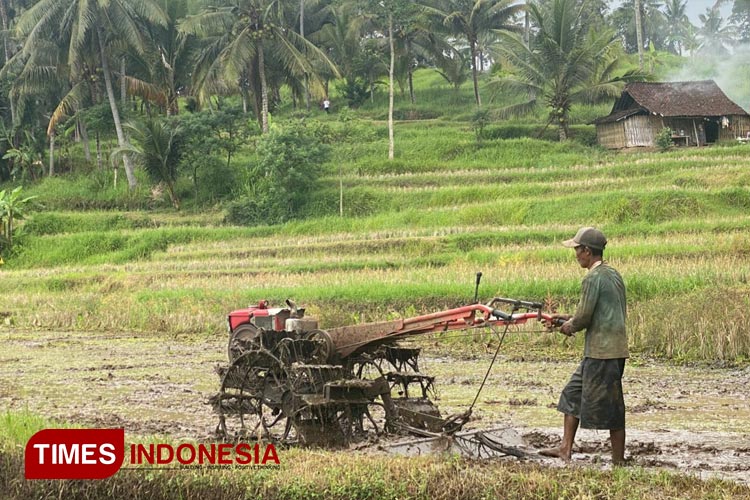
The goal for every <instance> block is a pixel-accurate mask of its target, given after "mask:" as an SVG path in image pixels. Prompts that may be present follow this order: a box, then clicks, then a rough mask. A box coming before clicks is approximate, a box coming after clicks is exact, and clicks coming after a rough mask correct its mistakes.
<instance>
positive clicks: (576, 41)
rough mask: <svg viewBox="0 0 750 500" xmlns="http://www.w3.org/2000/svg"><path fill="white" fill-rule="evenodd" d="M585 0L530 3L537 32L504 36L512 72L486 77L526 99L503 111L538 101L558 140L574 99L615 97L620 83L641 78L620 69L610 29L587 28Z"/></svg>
mask: <svg viewBox="0 0 750 500" xmlns="http://www.w3.org/2000/svg"><path fill="white" fill-rule="evenodd" d="M586 4H587V2H586V0H584V1H583V2H579V1H578V0H550V1H545V2H534V3H532V5H531V6H530V7H531V19H532V22H533V23H534V24H535V25H536V29H537V32H536V34H535V36H533V37H532V38H531V41H530V45H529V46H526V44H525V43H524V40H523V38H521V37H519V36H518V35H514V34H505V35H503V36H504V38H505V40H506V44H505V45H503V46H502V49H501V50H502V52H503V54H504V56H505V57H507V59H508V61H509V62H510V64H511V65H512V71H513V76H510V77H506V78H498V79H495V80H492V81H491V82H490V88H492V89H494V90H509V91H513V92H518V93H522V94H523V95H525V96H526V100H525V101H524V102H522V103H519V104H516V105H513V106H509V107H507V108H505V109H504V110H503V113H504V115H506V116H513V115H515V116H518V115H523V114H527V113H529V112H531V111H533V110H534V109H537V108H538V107H540V106H544V107H546V108H547V109H548V110H549V119H548V121H547V125H550V124H552V123H554V124H556V125H557V126H558V127H559V136H560V140H565V139H567V137H568V124H569V120H570V118H569V115H570V108H571V106H572V105H573V104H574V103H597V102H602V101H603V100H606V99H610V98H612V97H615V96H618V95H619V94H620V92H621V90H622V86H623V83H624V82H626V81H629V80H634V79H637V78H642V75H640V74H638V73H635V72H627V73H620V70H619V68H620V63H621V60H622V58H621V51H620V49H619V47H618V40H617V37H616V35H615V33H614V32H613V31H611V30H604V31H594V30H590V29H589V26H588V24H587V23H586V22H584V21H583V19H584V16H583V14H584V12H585V9H586Z"/></svg>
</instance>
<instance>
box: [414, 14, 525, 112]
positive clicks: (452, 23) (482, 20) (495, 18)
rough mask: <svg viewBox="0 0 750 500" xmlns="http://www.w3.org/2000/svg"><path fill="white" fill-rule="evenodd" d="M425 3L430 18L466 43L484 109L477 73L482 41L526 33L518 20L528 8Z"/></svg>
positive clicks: (477, 100) (479, 103)
mask: <svg viewBox="0 0 750 500" xmlns="http://www.w3.org/2000/svg"><path fill="white" fill-rule="evenodd" d="M424 1H425V3H423V5H424V7H425V11H426V12H427V14H428V15H430V16H432V17H433V18H435V19H436V20H437V21H439V23H441V24H442V25H443V26H444V27H446V28H447V29H448V30H449V32H450V34H452V35H453V36H458V37H462V38H464V39H465V40H466V43H467V44H468V46H469V52H470V54H471V77H472V80H473V82H474V99H475V101H476V103H477V106H481V105H482V99H481V96H480V95H479V77H478V70H477V64H478V58H479V50H478V46H479V42H480V39H481V38H482V37H483V36H484V35H487V34H490V33H495V34H496V33H499V32H514V33H519V32H522V31H523V26H521V25H518V24H516V16H517V15H518V14H520V13H521V12H523V10H524V9H525V8H526V6H525V4H523V3H516V2H517V0H441V1H439V2H437V5H436V6H435V5H429V4H428V3H427V0H424ZM430 3H432V2H430Z"/></svg>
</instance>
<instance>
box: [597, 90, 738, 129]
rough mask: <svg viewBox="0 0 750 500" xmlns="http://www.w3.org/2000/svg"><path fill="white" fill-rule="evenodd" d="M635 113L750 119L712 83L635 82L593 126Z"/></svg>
mask: <svg viewBox="0 0 750 500" xmlns="http://www.w3.org/2000/svg"><path fill="white" fill-rule="evenodd" d="M635 114H654V115H659V116H668V117H677V116H693V117H698V116H729V115H742V116H750V115H748V113H747V112H746V111H745V110H744V109H742V108H741V107H740V106H738V105H737V104H735V103H734V102H732V100H731V99H729V98H728V97H727V96H726V94H724V92H722V90H721V89H720V88H719V86H718V85H716V82H714V81H713V80H702V81H697V82H665V83H650V82H637V83H629V84H627V85H626V86H625V90H623V92H622V95H621V96H620V98H619V99H617V102H615V105H614V106H613V107H612V112H611V113H610V114H609V115H608V116H605V117H603V118H599V119H597V120H596V121H595V122H594V123H607V122H615V121H619V120H622V119H624V118H627V117H628V116H632V115H635Z"/></svg>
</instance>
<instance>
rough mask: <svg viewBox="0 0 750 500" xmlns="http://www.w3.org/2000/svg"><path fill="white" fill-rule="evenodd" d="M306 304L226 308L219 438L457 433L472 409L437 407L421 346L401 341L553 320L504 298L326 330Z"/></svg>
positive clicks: (339, 439)
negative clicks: (448, 412)
mask: <svg viewBox="0 0 750 500" xmlns="http://www.w3.org/2000/svg"><path fill="white" fill-rule="evenodd" d="M497 304H505V305H507V306H509V307H510V308H511V311H510V312H504V311H502V310H500V309H496V308H495V306H496V305H497ZM518 311H525V312H518ZM304 312H305V311H304V309H302V308H298V307H296V306H295V304H294V303H292V302H291V301H287V307H283V308H270V307H269V305H268V303H267V302H266V301H261V302H260V303H259V304H258V305H257V306H254V307H249V308H246V309H240V310H237V311H234V312H232V313H230V315H229V318H228V328H229V345H228V349H227V351H228V358H229V364H228V365H226V366H223V367H220V368H218V370H217V371H218V374H219V377H220V379H221V387H220V390H219V392H218V393H217V394H216V395H215V396H214V397H212V398H211V404H212V405H213V408H214V410H215V411H216V413H217V414H218V415H219V424H218V426H217V432H218V433H219V434H220V435H222V436H223V437H225V438H230V439H236V438H255V439H272V440H280V441H287V442H298V443H301V444H306V445H324V446H336V445H343V444H348V443H351V442H353V441H357V440H362V439H369V438H372V437H373V436H377V435H380V434H382V433H398V432H406V433H412V434H416V435H421V436H437V435H451V434H454V433H456V432H457V431H459V430H461V428H462V427H463V425H464V424H465V423H466V421H467V420H468V416H469V412H465V413H463V414H460V415H454V416H449V417H444V416H443V415H441V412H440V410H439V409H438V407H437V405H436V404H435V403H434V399H435V391H434V388H435V379H434V377H432V376H430V375H429V374H426V373H423V372H422V371H420V367H419V357H420V354H421V350H420V348H416V347H409V346H403V345H400V344H399V342H398V341H399V340H402V339H405V338H408V337H411V336H416V335H424V334H430V333H437V332H445V331H451V330H468V329H472V328H485V327H487V328H491V327H505V328H506V329H507V327H508V326H510V325H517V324H522V323H526V322H527V321H529V320H539V321H544V320H550V319H551V318H550V316H548V315H547V314H544V313H542V304H541V303H538V302H525V301H520V300H513V299H502V298H496V299H493V300H492V301H490V302H489V303H488V304H486V305H485V304H478V303H477V304H471V305H467V306H463V307H459V308H455V309H449V310H445V311H440V312H437V313H432V314H427V315H423V316H417V317H413V318H407V319H399V320H395V321H384V322H378V323H369V324H362V325H354V326H345V327H340V328H332V329H328V330H322V329H319V328H318V324H317V321H316V320H315V319H312V318H308V317H305V315H304Z"/></svg>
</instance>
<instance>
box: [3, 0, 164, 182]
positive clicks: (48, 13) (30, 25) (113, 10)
mask: <svg viewBox="0 0 750 500" xmlns="http://www.w3.org/2000/svg"><path fill="white" fill-rule="evenodd" d="M166 20H167V16H166V14H165V13H164V11H163V10H162V8H161V7H160V6H159V4H158V2H157V1H156V0H139V1H137V2H133V1H130V0H40V1H39V2H37V3H36V4H35V5H34V6H33V7H32V8H31V9H29V10H28V11H26V12H25V13H24V14H23V15H22V16H21V18H20V19H19V21H18V28H17V29H18V32H19V34H21V35H22V36H25V37H26V39H25V42H24V47H23V51H24V53H30V52H33V51H34V50H35V47H37V46H38V45H40V44H41V43H43V41H44V40H54V41H58V42H59V43H60V44H61V45H63V46H65V47H66V48H67V51H68V55H67V64H69V65H72V66H77V65H78V63H79V61H81V59H82V58H83V57H84V56H85V54H86V52H87V51H90V50H92V49H93V50H96V51H97V52H96V53H97V55H98V58H99V63H100V64H101V71H102V76H103V77H104V83H105V88H106V92H107V99H108V101H109V105H110V110H111V112H112V118H113V120H114V124H115V130H116V132H117V142H118V144H119V145H120V147H121V148H127V147H128V146H129V142H128V139H127V137H126V135H125V133H124V131H123V128H122V122H121V120H120V112H119V110H118V109H117V102H116V99H115V93H114V88H113V86H112V71H111V70H110V58H109V54H108V47H109V45H110V42H111V40H112V38H113V37H114V36H116V37H117V38H118V39H120V40H124V41H125V42H126V43H127V44H128V45H129V46H130V47H131V48H132V50H134V51H136V52H139V53H143V51H144V50H145V49H144V47H145V46H144V37H143V29H142V26H143V25H142V22H143V21H148V22H151V23H154V24H165V23H166ZM123 164H124V166H125V174H126V175H127V178H128V185H129V186H130V188H131V189H132V188H134V187H135V185H136V178H135V172H134V166H133V163H132V161H131V160H130V157H129V156H127V155H126V156H124V157H123Z"/></svg>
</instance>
